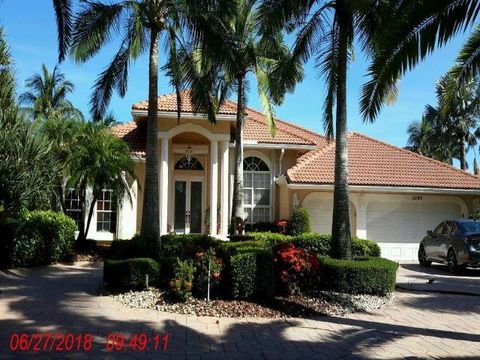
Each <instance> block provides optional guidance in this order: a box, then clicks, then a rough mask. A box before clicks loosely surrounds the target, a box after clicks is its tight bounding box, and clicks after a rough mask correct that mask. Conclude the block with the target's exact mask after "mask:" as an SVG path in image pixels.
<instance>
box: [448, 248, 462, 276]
mask: <svg viewBox="0 0 480 360" xmlns="http://www.w3.org/2000/svg"><path fill="white" fill-rule="evenodd" d="M447 265H448V271H450V273H452V274H459V273H461V272H462V270H463V269H464V266H461V265H458V263H457V255H455V251H453V250H452V249H450V250H448V254H447Z"/></svg>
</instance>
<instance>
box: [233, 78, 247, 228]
mask: <svg viewBox="0 0 480 360" xmlns="http://www.w3.org/2000/svg"><path fill="white" fill-rule="evenodd" d="M237 81H238V91H237V97H238V99H237V128H236V130H235V170H234V175H233V199H232V219H231V225H230V234H231V235H235V230H236V229H235V224H236V219H237V218H241V219H242V220H243V217H244V216H245V215H244V211H243V120H244V117H245V113H244V107H245V104H244V97H245V96H244V90H245V89H244V85H243V81H244V76H243V75H242V76H239V77H238V80H237Z"/></svg>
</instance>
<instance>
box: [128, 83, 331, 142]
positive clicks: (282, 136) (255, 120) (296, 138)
mask: <svg viewBox="0 0 480 360" xmlns="http://www.w3.org/2000/svg"><path fill="white" fill-rule="evenodd" d="M180 95H181V97H182V111H183V112H193V106H192V103H191V102H190V96H189V91H188V90H185V91H182V92H181V94H180ZM132 109H134V110H147V109H148V101H146V100H145V101H141V102H138V103H136V104H133V106H132ZM158 109H159V110H161V111H171V112H176V111H177V96H176V94H175V93H172V94H166V95H162V96H159V97H158ZM219 113H220V114H227V115H235V114H236V113H237V104H236V103H235V102H233V101H230V100H227V101H225V102H224V104H223V105H222V106H221V107H220V111H219ZM245 113H246V115H247V119H246V120H245V125H244V140H245V141H253V142H258V143H267V144H296V145H318V144H322V145H324V144H325V143H326V141H325V138H324V137H323V136H321V135H319V134H316V133H314V132H312V131H310V130H307V129H303V128H301V127H299V126H296V125H293V124H289V123H287V122H285V121H282V120H279V119H277V120H276V125H277V131H276V134H275V137H272V135H271V133H270V129H269V128H268V125H267V123H266V118H265V115H263V114H262V113H261V112H258V111H256V110H253V109H251V108H248V107H247V108H246V109H245Z"/></svg>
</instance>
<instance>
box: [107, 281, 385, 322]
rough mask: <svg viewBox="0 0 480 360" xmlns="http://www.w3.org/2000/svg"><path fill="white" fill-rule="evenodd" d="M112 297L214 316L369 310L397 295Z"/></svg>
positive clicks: (155, 293)
mask: <svg viewBox="0 0 480 360" xmlns="http://www.w3.org/2000/svg"><path fill="white" fill-rule="evenodd" d="M110 296H111V297H112V298H113V299H115V300H117V301H119V302H121V303H122V304H123V305H125V306H128V307H131V308H146V309H153V310H159V311H165V312H171V313H177V314H192V315H197V316H213V317H231V318H244V317H258V318H284V317H313V316H322V315H330V316H332V315H343V314H346V313H351V312H356V311H369V310H373V309H378V308H381V307H383V306H386V305H388V304H390V303H391V302H392V301H393V300H394V295H393V294H392V295H390V296H386V297H380V296H372V295H350V294H339V293H334V292H327V291H320V292H317V293H315V294H312V295H309V296H306V295H293V296H288V297H281V296H277V297H275V298H274V299H272V300H271V301H270V302H268V303H256V302H250V301H244V300H211V301H210V302H207V301H206V300H202V299H196V298H190V299H189V300H188V301H187V302H185V303H175V302H172V301H171V300H170V299H169V297H168V295H167V292H166V291H164V290H160V289H157V288H149V289H148V290H144V291H135V292H134V291H130V292H127V293H121V294H115V295H110Z"/></svg>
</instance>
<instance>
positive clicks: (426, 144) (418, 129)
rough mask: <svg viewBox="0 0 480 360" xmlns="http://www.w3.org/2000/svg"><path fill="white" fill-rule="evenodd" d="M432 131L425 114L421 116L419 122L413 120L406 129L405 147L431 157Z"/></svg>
mask: <svg viewBox="0 0 480 360" xmlns="http://www.w3.org/2000/svg"><path fill="white" fill-rule="evenodd" d="M432 132H433V130H432V125H431V124H430V122H429V121H428V120H427V118H426V117H425V115H424V116H422V120H421V121H420V122H418V121H413V122H412V123H411V124H410V125H409V126H408V129H407V133H408V140H407V147H406V148H407V149H408V150H410V151H413V152H416V153H418V154H420V155H423V156H429V157H433V156H432V151H431V146H432V143H431V137H432Z"/></svg>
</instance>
